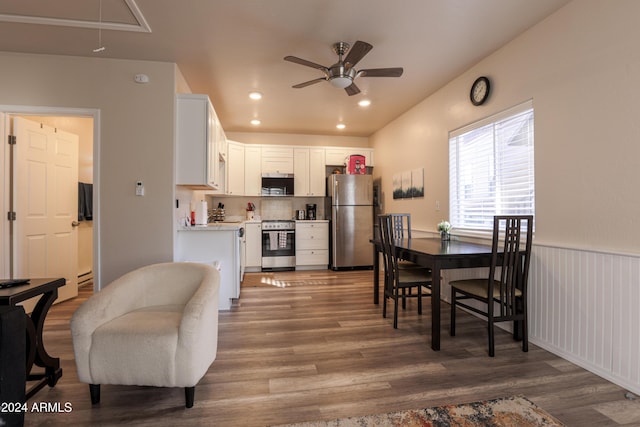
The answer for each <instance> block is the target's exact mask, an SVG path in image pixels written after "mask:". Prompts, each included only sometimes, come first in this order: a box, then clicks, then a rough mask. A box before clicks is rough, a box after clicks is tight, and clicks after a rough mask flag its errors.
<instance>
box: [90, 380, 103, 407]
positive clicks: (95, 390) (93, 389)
mask: <svg viewBox="0 0 640 427" xmlns="http://www.w3.org/2000/svg"><path fill="white" fill-rule="evenodd" d="M89 394H90V395H91V404H92V405H95V404H96V403H99V402H100V384H89Z"/></svg>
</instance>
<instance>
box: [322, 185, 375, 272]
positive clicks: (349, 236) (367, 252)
mask: <svg viewBox="0 0 640 427" xmlns="http://www.w3.org/2000/svg"><path fill="white" fill-rule="evenodd" d="M327 192H328V195H329V198H328V199H327V200H328V202H329V203H330V204H331V205H330V210H331V239H330V240H331V268H332V269H334V270H338V269H341V268H363V267H371V266H372V265H373V247H372V246H371V242H370V240H371V239H372V237H373V179H372V176H371V175H340V174H335V175H330V176H329V178H328V179H327ZM327 211H328V210H327Z"/></svg>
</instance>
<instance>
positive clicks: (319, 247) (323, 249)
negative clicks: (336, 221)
mask: <svg viewBox="0 0 640 427" xmlns="http://www.w3.org/2000/svg"><path fill="white" fill-rule="evenodd" d="M328 266H329V222H328V221H296V270H321V269H326V268H328Z"/></svg>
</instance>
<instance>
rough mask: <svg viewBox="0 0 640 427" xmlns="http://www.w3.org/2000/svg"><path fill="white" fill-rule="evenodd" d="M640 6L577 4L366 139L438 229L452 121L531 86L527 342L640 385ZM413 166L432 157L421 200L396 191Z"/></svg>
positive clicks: (518, 96)
mask: <svg viewBox="0 0 640 427" xmlns="http://www.w3.org/2000/svg"><path fill="white" fill-rule="evenodd" d="M638 16H640V2H638V1H635V0H616V1H609V2H603V1H599V0H580V1H574V2H572V3H569V4H568V5H567V6H565V7H564V8H562V9H560V10H559V11H558V12H556V13H555V14H553V15H552V16H550V17H549V18H547V19H546V20H545V21H543V22H542V23H540V24H538V25H536V26H535V27H533V28H531V29H530V30H528V31H527V32H525V33H524V34H522V35H521V36H520V37H518V38H517V39H515V40H513V41H512V42H510V43H509V44H507V45H506V46H504V47H503V48H502V49H499V50H498V51H496V52H495V53H494V54H492V55H491V56H489V57H487V58H486V59H484V60H483V61H481V62H480V63H478V64H477V65H476V66H474V67H473V68H472V69H470V70H468V71H467V72H465V73H464V74H462V75H461V76H459V77H458V78H456V79H455V80H453V81H452V82H450V83H449V84H448V85H447V86H445V87H443V88H442V89H441V90H439V91H438V92H437V93H435V94H434V95H433V96H430V97H429V98H427V99H425V100H424V101H423V102H421V103H420V104H419V105H417V106H416V107H414V108H413V109H411V110H410V111H408V112H407V113H405V114H404V115H402V116H401V117H400V118H398V119H397V120H395V121H394V122H392V123H390V124H389V125H388V126H386V127H385V128H384V129H382V130H381V131H379V132H377V133H376V134H375V135H373V136H372V138H371V141H372V144H373V146H374V149H375V156H376V159H377V163H376V168H375V169H374V174H375V175H376V176H379V177H381V179H382V182H383V192H384V203H385V208H386V210H387V211H389V212H394V211H395V212H400V211H407V212H411V213H412V217H413V218H412V220H413V221H412V222H413V223H414V224H415V226H416V227H417V228H422V229H424V230H435V227H436V224H437V223H438V221H440V219H442V218H445V219H446V218H447V217H448V141H447V138H448V132H449V131H451V130H454V129H457V128H459V127H461V126H463V125H466V124H468V123H471V122H474V121H477V120H479V119H481V118H484V117H487V116H490V115H492V114H495V113H497V112H500V111H502V110H504V109H507V108H509V107H511V106H513V105H516V104H518V103H521V102H523V101H525V100H528V99H533V104H534V109H535V171H536V177H535V179H536V212H535V214H536V236H535V240H534V245H535V248H534V259H533V261H532V269H533V270H534V271H535V274H533V276H532V277H531V280H530V289H531V291H532V293H531V295H530V304H531V305H532V312H530V319H531V327H530V333H531V338H532V341H533V342H535V343H536V344H538V345H541V346H542V347H544V348H547V349H549V350H551V351H553V352H555V353H557V354H560V355H562V356H563V357H565V358H567V359H569V360H572V361H574V362H576V363H578V364H580V365H582V366H584V367H586V368H588V369H590V370H592V371H593V372H596V373H598V374H600V375H602V376H605V377H607V378H609V379H611V380H612V381H614V382H616V383H618V384H621V385H622V386H624V387H627V388H630V389H632V390H634V391H635V392H639V391H640V345H638V343H639V342H640V332H639V331H640V330H639V329H638V322H637V320H638V317H637V315H635V314H633V312H637V308H638V306H640V292H638V288H639V286H640V270H639V269H638V268H637V266H638V264H639V262H638V258H640V246H639V245H638V242H640V226H639V225H638V224H639V220H640V199H639V198H638V194H639V193H638V187H639V184H640V175H639V174H638V170H640V143H639V141H640V126H639V125H638V123H639V122H638V119H639V118H640V106H639V105H640V104H639V103H638V99H640V50H639V49H638V40H640V26H639V25H638V24H637V18H638ZM481 75H486V76H489V77H490V79H491V81H492V89H493V92H492V95H491V97H490V98H489V100H488V102H487V103H486V104H485V105H483V106H480V107H474V106H473V105H471V103H470V102H469V89H470V86H471V83H472V82H473V81H474V80H475V78H477V77H478V76H481ZM381 159H385V161H384V162H382V161H381ZM417 167H424V168H425V197H424V199H415V200H402V201H394V200H392V198H391V182H390V177H391V176H392V175H393V174H394V173H398V172H401V171H404V170H408V169H412V168H417ZM436 200H439V201H440V202H441V211H436V209H435V202H436ZM453 225H454V234H455V224H453ZM541 254H544V256H542V255H541ZM461 274H463V273H461ZM585 274H587V275H589V277H588V279H589V280H585V279H586V278H587V277H586V276H585ZM591 275H592V276H593V277H591ZM594 278H596V280H593V279H594ZM445 295H446V293H445ZM584 295H586V297H584V298H583V296H584ZM583 301H584V302H588V304H583ZM612 344H613V345H612Z"/></svg>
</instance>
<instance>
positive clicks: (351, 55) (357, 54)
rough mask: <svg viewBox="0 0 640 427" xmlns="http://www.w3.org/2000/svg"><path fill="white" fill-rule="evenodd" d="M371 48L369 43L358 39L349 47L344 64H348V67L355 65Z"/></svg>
mask: <svg viewBox="0 0 640 427" xmlns="http://www.w3.org/2000/svg"><path fill="white" fill-rule="evenodd" d="M371 49H373V46H372V45H370V44H369V43H366V42H362V41H360V40H358V41H357V42H355V43H354V45H353V47H351V49H349V52H348V53H347V57H346V58H345V59H344V63H345V64H350V65H349V67H350V68H351V67H353V66H354V65H356V64H357V63H358V62H360V60H361V59H362V58H364V56H365V55H366V54H367V53H369V51H370V50H371Z"/></svg>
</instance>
